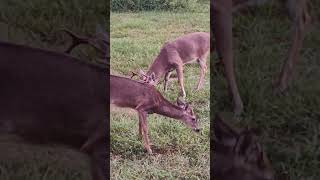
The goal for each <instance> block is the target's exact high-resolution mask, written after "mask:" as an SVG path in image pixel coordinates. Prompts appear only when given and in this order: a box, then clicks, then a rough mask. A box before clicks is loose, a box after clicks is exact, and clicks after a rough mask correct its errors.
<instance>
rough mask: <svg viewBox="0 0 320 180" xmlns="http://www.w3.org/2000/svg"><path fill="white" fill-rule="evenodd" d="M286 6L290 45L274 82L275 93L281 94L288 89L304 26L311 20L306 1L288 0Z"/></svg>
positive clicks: (301, 42)
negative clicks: (289, 26)
mask: <svg viewBox="0 0 320 180" xmlns="http://www.w3.org/2000/svg"><path fill="white" fill-rule="evenodd" d="M287 5H288V6H287V7H288V10H289V15H290V18H291V19H292V28H293V32H292V44H291V47H290V49H289V51H288V57H287V60H286V61H285V63H284V64H283V65H282V68H281V72H280V76H279V77H278V79H277V80H276V81H275V82H274V87H275V91H276V92H283V91H285V90H286V89H287V87H288V83H289V80H290V78H291V77H292V74H293V72H294V67H295V66H296V64H297V62H298V59H299V52H300V50H301V48H302V44H303V38H304V33H305V31H306V26H307V25H308V24H309V23H310V19H311V18H310V16H309V14H308V10H307V4H306V0H288V1H287Z"/></svg>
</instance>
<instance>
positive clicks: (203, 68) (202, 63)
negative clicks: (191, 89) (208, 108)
mask: <svg viewBox="0 0 320 180" xmlns="http://www.w3.org/2000/svg"><path fill="white" fill-rule="evenodd" d="M197 61H198V63H199V66H200V76H199V81H198V85H197V87H196V90H199V89H201V88H202V87H203V83H204V77H205V74H206V71H207V65H206V58H199V59H198V60H197Z"/></svg>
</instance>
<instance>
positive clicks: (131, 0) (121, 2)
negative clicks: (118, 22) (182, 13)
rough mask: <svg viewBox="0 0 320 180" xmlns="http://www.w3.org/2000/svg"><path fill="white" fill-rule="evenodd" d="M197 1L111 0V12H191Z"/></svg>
mask: <svg viewBox="0 0 320 180" xmlns="http://www.w3.org/2000/svg"><path fill="white" fill-rule="evenodd" d="M197 2H198V0H112V1H111V10H112V11H151V10H171V11H172V10H191V9H193V8H194V7H195V6H196V4H197Z"/></svg>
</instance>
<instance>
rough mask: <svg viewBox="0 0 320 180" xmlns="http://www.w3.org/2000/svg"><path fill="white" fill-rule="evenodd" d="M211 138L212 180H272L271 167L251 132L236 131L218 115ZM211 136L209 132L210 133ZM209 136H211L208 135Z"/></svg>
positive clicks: (248, 130) (249, 130)
mask: <svg viewBox="0 0 320 180" xmlns="http://www.w3.org/2000/svg"><path fill="white" fill-rule="evenodd" d="M213 122H214V124H213V133H214V135H215V137H211V143H210V144H211V145H210V146H211V147H210V148H211V149H212V150H213V151H211V152H212V153H211V164H212V165H213V166H212V167H211V168H212V172H213V179H215V180H235V179H237V180H273V179H274V172H273V169H272V167H271V164H270V162H269V160H268V158H267V156H266V154H265V152H264V151H263V149H262V146H261V145H260V143H259V142H258V139H257V136H256V135H255V132H254V130H252V129H247V130H243V131H241V132H238V131H236V130H235V129H234V128H232V127H230V126H229V125H228V124H226V123H224V122H223V120H222V118H221V116H220V115H219V114H218V115H216V117H215V119H214V121H213ZM211 132H212V131H211ZM212 135H213V134H212Z"/></svg>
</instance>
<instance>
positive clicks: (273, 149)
mask: <svg viewBox="0 0 320 180" xmlns="http://www.w3.org/2000/svg"><path fill="white" fill-rule="evenodd" d="M272 7H273V6H264V7H261V8H258V9H256V10H255V11H253V12H252V13H249V15H247V16H243V17H237V18H235V25H234V32H235V36H236V37H235V39H234V42H235V45H234V47H235V62H236V65H235V67H236V75H237V81H238V86H239V89H240V94H241V96H242V100H243V102H244V107H245V111H244V114H243V116H242V117H241V122H240V125H239V126H242V127H245V126H247V125H249V126H251V127H257V128H259V129H260V130H261V132H262V133H261V138H262V142H263V144H264V147H265V149H266V151H267V154H268V156H269V158H270V159H271V161H272V164H273V167H274V169H275V170H276V173H277V176H278V177H279V179H292V180H298V179H301V178H303V179H308V180H311V179H314V180H315V179H319V178H320V171H319V170H320V168H319V167H320V141H319V138H320V134H319V132H320V113H319V107H320V83H319V79H320V63H319V58H320V49H319V44H320V30H319V24H317V23H315V24H314V25H313V28H312V31H311V32H310V33H308V34H307V36H306V38H305V41H304V45H303V49H302V51H301V57H300V59H299V63H298V65H297V67H296V73H295V76H294V80H293V81H291V83H290V87H289V89H288V91H287V92H286V93H285V94H284V95H274V94H273V93H272V84H271V83H272V78H273V77H274V76H275V75H278V73H279V70H280V66H281V65H282V63H283V60H284V59H285V57H286V51H287V50H288V48H289V46H290V40H289V39H290V31H289V30H290V21H289V20H288V18H287V17H286V16H285V15H284V14H283V13H279V12H281V9H279V8H275V9H274V8H272ZM319 8H320V6H319V3H318V4H314V6H313V12H315V14H314V17H315V18H316V19H317V17H319ZM212 57H213V56H212ZM213 59H216V57H215V58H213ZM212 62H213V60H212ZM213 68H214V67H213ZM211 75H212V76H211V78H212V79H211V84H212V88H211V92H212V102H213V103H212V106H211V107H212V111H213V112H216V111H225V112H226V114H230V113H229V112H230V111H231V110H232V103H231V98H230V96H229V94H228V91H227V87H226V82H225V79H224V77H223V76H222V73H212V74H211ZM234 123H237V124H238V122H234Z"/></svg>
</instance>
